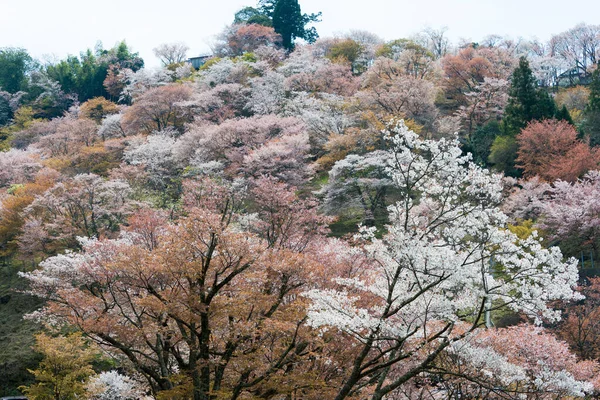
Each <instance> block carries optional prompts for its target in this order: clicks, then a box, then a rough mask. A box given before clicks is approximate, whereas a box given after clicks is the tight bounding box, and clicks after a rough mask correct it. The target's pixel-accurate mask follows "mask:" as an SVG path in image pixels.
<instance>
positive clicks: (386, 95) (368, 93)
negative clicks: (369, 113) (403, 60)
mask: <svg viewBox="0 0 600 400" xmlns="http://www.w3.org/2000/svg"><path fill="white" fill-rule="evenodd" d="M435 95H436V89H435V87H434V85H433V83H431V82H429V81H427V80H424V79H419V78H414V77H412V76H410V75H405V74H404V73H403V71H402V68H401V66H400V65H398V64H397V63H395V62H394V61H392V60H389V59H384V58H380V59H377V60H376V61H375V64H374V65H373V66H372V67H371V68H370V69H369V70H368V71H367V72H366V73H364V74H363V90H362V91H360V92H359V93H358V94H357V97H358V99H359V101H360V102H361V103H362V104H364V106H365V107H367V108H370V109H373V110H374V111H376V112H378V113H382V114H383V119H385V120H387V119H389V118H390V117H396V118H410V119H414V120H415V121H417V122H420V123H422V124H427V123H432V122H433V120H434V119H435V117H436V113H437V112H436V109H435V106H434V104H433V102H434V99H435Z"/></svg>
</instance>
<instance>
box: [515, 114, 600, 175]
mask: <svg viewBox="0 0 600 400" xmlns="http://www.w3.org/2000/svg"><path fill="white" fill-rule="evenodd" d="M517 143H518V145H519V150H518V152H517V160H516V161H517V166H518V167H519V168H522V169H523V171H524V175H525V176H526V177H532V176H535V175H538V176H539V177H540V178H542V179H544V180H546V181H549V182H553V181H555V180H557V179H561V180H564V181H569V182H573V181H575V180H577V178H580V177H581V176H583V175H584V174H585V173H586V172H587V171H589V170H591V169H595V168H597V166H598V163H599V162H600V153H599V151H598V150H596V149H592V148H590V146H589V145H588V144H587V143H584V142H581V141H579V140H578V139H577V131H576V130H575V128H574V127H573V126H572V125H570V124H569V123H568V122H565V121H557V120H544V121H533V122H531V123H530V124H529V125H527V127H526V128H525V129H523V130H522V131H521V133H520V134H519V135H518V136H517Z"/></svg>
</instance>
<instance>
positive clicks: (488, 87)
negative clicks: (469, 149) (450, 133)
mask: <svg viewBox="0 0 600 400" xmlns="http://www.w3.org/2000/svg"><path fill="white" fill-rule="evenodd" d="M465 96H466V98H467V105H465V106H460V108H459V110H458V112H457V113H456V114H457V116H459V117H460V119H461V122H462V124H463V127H464V129H465V130H466V131H467V133H468V134H470V133H471V132H473V130H475V129H476V128H477V127H478V126H482V125H485V124H486V123H487V122H489V121H491V120H500V119H502V114H503V111H504V107H506V104H507V102H508V81H506V80H504V79H495V78H487V77H485V78H483V82H482V83H480V84H478V85H477V86H476V87H475V90H474V91H473V92H468V93H466V94H465Z"/></svg>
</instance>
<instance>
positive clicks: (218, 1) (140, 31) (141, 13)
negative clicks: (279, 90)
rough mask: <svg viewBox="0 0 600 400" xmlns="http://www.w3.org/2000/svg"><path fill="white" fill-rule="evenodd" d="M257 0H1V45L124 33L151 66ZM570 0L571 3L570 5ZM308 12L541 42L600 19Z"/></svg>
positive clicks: (465, 6)
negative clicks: (162, 53) (164, 51)
mask: <svg viewBox="0 0 600 400" xmlns="http://www.w3.org/2000/svg"><path fill="white" fill-rule="evenodd" d="M255 4H256V3H255V0H215V1H209V0H193V1H191V0H144V1H141V0H103V1H94V2H91V1H85V0H0V47H23V48H25V49H27V50H28V51H29V53H30V54H31V55H32V56H34V57H35V58H37V59H40V60H42V61H44V60H58V59H61V58H64V57H66V56H67V55H69V54H72V55H77V54H79V52H80V51H83V50H85V49H87V48H94V46H95V45H96V43H97V42H98V41H101V42H102V43H103V45H104V48H111V47H113V46H114V45H115V44H116V43H117V42H120V41H121V40H123V39H125V40H126V42H127V44H128V45H129V46H130V47H131V48H132V50H133V51H137V52H139V53H140V55H141V56H142V57H143V58H144V60H145V61H146V65H147V66H150V67H154V66H158V65H159V61H158V60H157V59H156V57H155V56H154V54H153V52H152V49H153V48H154V47H156V46H157V45H159V44H161V43H170V42H184V43H185V44H187V45H188V46H189V48H190V51H189V52H188V56H194V55H199V54H202V53H208V52H210V43H211V41H212V40H213V39H214V36H215V35H216V34H218V33H219V32H220V31H222V30H223V28H224V27H225V26H226V25H228V24H230V23H231V22H232V21H233V15H234V13H235V12H236V11H237V10H239V9H240V8H242V7H244V6H248V5H249V6H254V5H255ZM568 4H573V5H574V6H573V7H572V8H571V9H569V8H568V6H567V5H568ZM300 6H301V7H302V11H303V12H307V13H313V12H318V11H321V12H322V13H323V17H322V22H320V23H318V24H317V25H316V27H317V30H318V32H319V34H320V35H321V36H322V37H325V36H334V35H335V34H343V33H344V32H348V31H350V30H366V31H369V32H372V33H375V34H377V35H378V36H380V37H382V38H383V39H386V40H391V39H397V38H402V37H408V36H410V35H412V34H414V33H417V32H419V31H421V30H422V29H424V28H426V27H431V28H435V29H437V28H441V27H447V28H448V30H447V35H448V37H449V38H450V40H451V41H452V42H454V43H457V42H458V41H459V40H460V39H461V38H464V39H469V40H470V41H475V42H477V41H479V40H481V39H482V38H484V37H485V36H486V35H488V34H492V33H494V34H500V35H503V36H504V35H508V36H511V37H513V38H517V37H524V38H533V37H536V38H538V39H540V40H542V41H546V40H548V39H550V37H551V36H552V35H553V34H557V33H560V32H563V31H565V30H568V29H569V28H572V27H573V26H575V25H577V24H578V23H581V22H584V23H587V24H600V1H598V0H579V1H577V2H568V1H565V0H560V1H559V0H429V1H427V0H421V1H415V0H412V1H404V0H368V1H355V0H344V1H342V0H337V1H332V0H300Z"/></svg>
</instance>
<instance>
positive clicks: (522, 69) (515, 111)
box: [502, 57, 568, 136]
mask: <svg viewBox="0 0 600 400" xmlns="http://www.w3.org/2000/svg"><path fill="white" fill-rule="evenodd" d="M537 86H538V85H537V81H536V79H535V77H534V75H533V72H532V71H531V68H530V67H529V62H528V61H527V59H526V58H525V57H521V59H520V60H519V66H518V67H517V68H516V69H515V71H514V72H513V75H512V82H511V87H510V90H509V96H510V97H509V99H508V104H507V105H506V109H505V113H504V120H503V121H502V124H503V130H504V133H506V134H508V135H513V136H514V135H516V134H517V133H519V132H520V131H521V129H523V128H525V126H527V123H528V122H529V121H532V120H542V119H546V118H553V117H555V116H557V109H556V104H555V103H554V100H553V99H552V98H551V97H550V95H549V94H548V93H547V92H545V91H543V90H540V89H538V87H537ZM567 114H568V113H567Z"/></svg>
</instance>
